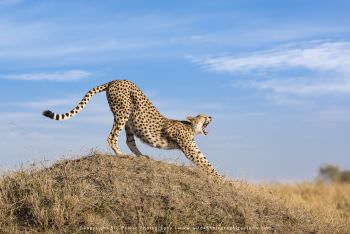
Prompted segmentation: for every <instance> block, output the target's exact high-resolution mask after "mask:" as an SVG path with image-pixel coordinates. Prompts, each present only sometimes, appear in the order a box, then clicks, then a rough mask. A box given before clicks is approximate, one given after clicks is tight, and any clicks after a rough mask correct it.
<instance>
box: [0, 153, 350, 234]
mask: <svg viewBox="0 0 350 234" xmlns="http://www.w3.org/2000/svg"><path fill="white" fill-rule="evenodd" d="M349 217H350V184H345V183H343V184H339V183H335V184H326V183H303V184H290V185H288V184H272V185H271V184H267V185H264V184H249V183H246V182H244V181H232V183H218V182H217V181H213V180H212V179H211V178H210V177H208V176H207V175H206V174H205V173H203V172H202V171H200V170H199V169H197V168H195V167H186V166H182V165H175V164H169V163H166V162H162V161H156V160H152V159H145V158H139V157H131V156H130V157H113V156H111V155H105V154H101V153H93V154H91V155H90V156H87V157H82V158H80V159H75V160H72V159H70V160H61V161H58V162H57V163H56V164H54V165H53V166H50V167H43V166H40V167H36V166H35V167H31V168H25V169H22V170H18V171H15V172H8V173H5V174H4V175H3V176H1V177H0V230H1V232H2V233H19V232H21V233H24V232H30V233H32V232H43V233H47V232H48V233H52V232H53V233H57V232H60V233H63V232H64V233H76V232H80V233H97V232H99V233H106V232H112V231H114V232H115V233H130V232H132V233H135V232H137V231H139V232H152V233H153V232H154V231H158V232H163V233H176V232H178V233H183V232H184V231H187V232H188V231H190V232H213V231H216V232H217V233H220V232H222V231H225V230H226V231H227V232H228V233H232V232H237V231H242V232H246V231H253V232H258V233H269V232H275V233H348V232H349V230H350V223H349Z"/></svg>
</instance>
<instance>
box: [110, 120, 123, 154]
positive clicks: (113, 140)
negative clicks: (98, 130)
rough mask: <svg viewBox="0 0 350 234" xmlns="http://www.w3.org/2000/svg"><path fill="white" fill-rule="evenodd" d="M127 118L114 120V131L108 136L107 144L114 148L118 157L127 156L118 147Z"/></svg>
mask: <svg viewBox="0 0 350 234" xmlns="http://www.w3.org/2000/svg"><path fill="white" fill-rule="evenodd" d="M126 121H127V118H116V117H115V118H114V122H113V127H112V130H111V132H110V134H109V136H108V139H107V142H108V144H109V146H110V147H111V148H112V150H113V151H114V153H115V155H116V156H127V154H125V153H123V152H122V151H121V150H120V148H119V145H118V137H119V134H120V132H121V129H122V128H123V127H124V125H125V123H126Z"/></svg>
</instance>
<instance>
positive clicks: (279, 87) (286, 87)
mask: <svg viewBox="0 0 350 234" xmlns="http://www.w3.org/2000/svg"><path fill="white" fill-rule="evenodd" d="M305 79H307V78H305ZM297 80H300V79H297ZM308 80H309V81H310V79H308ZM251 84H252V86H253V87H256V88H260V89H267V90H272V91H273V92H276V93H287V94H297V95H312V94H327V93H343V94H346V93H350V81H346V80H343V81H340V80H334V81H332V80H329V79H328V80H323V81H316V82H315V81H313V82H300V81H296V80H293V81H291V80H287V81H285V80H277V79H275V80H267V81H259V82H258V81H254V82H252V83H251Z"/></svg>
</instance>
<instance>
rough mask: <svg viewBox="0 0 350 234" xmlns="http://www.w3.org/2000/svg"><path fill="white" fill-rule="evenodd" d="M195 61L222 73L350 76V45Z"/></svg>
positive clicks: (329, 44) (283, 49)
mask: <svg viewBox="0 0 350 234" xmlns="http://www.w3.org/2000/svg"><path fill="white" fill-rule="evenodd" d="M193 61H194V62H196V63H199V64H201V65H202V66H204V67H205V68H207V69H209V70H214V71H219V72H249V71H252V70H268V69H287V68H306V69H310V70H318V71H329V70H335V71H339V72H346V73H350V42H327V43H320V44H311V45H310V44H309V45H306V46H305V45H304V46H299V47H296V46H290V45H288V46H283V47H280V48H276V49H272V50H266V51H260V52H257V53H253V54H250V55H245V56H208V57H206V58H199V59H193Z"/></svg>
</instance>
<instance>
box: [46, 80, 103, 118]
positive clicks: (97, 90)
mask: <svg viewBox="0 0 350 234" xmlns="http://www.w3.org/2000/svg"><path fill="white" fill-rule="evenodd" d="M107 86H108V83H106V84H103V85H100V86H97V87H95V88H92V89H90V90H89V92H87V93H86V94H85V96H84V97H83V98H82V99H81V101H80V102H79V103H78V105H77V106H76V107H75V108H73V109H72V110H71V111H69V112H67V113H65V114H55V113H53V112H52V111H50V110H46V111H44V112H43V115H44V116H46V117H48V118H50V119H54V120H66V119H69V118H72V117H73V116H74V115H76V114H78V113H79V112H80V111H81V110H82V109H83V108H84V107H85V106H86V104H87V103H88V102H89V101H90V99H91V98H92V96H94V95H95V94H97V93H100V92H103V91H105V90H106V88H107Z"/></svg>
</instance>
